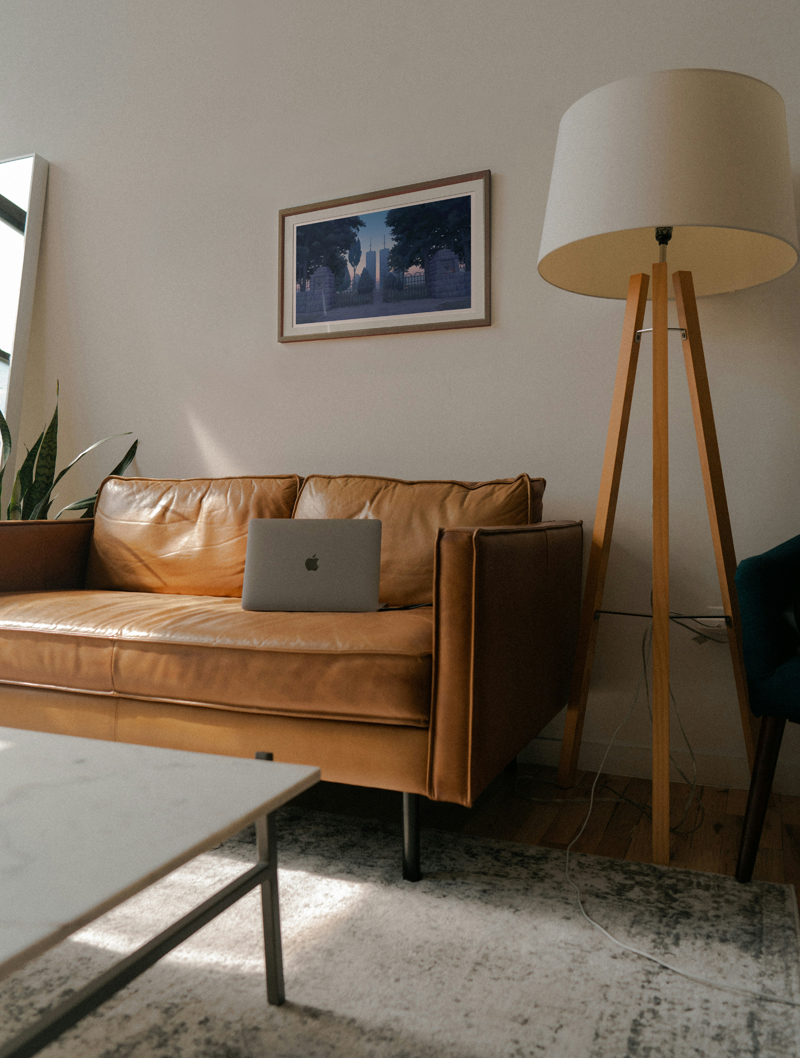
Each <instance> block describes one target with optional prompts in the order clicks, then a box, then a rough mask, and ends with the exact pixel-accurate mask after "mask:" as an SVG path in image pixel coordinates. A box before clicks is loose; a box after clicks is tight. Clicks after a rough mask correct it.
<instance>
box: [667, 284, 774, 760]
mask: <svg viewBox="0 0 800 1058" xmlns="http://www.w3.org/2000/svg"><path fill="white" fill-rule="evenodd" d="M672 282H673V285H674V288H675V303H676V305H677V307H678V321H679V323H680V325H681V327H682V328H683V330H684V333H685V334H686V337H685V338H684V339H683V355H684V359H685V361H686V374H687V376H688V379H689V393H690V395H691V398H692V414H693V415H694V428H695V433H696V434H697V447H698V449H699V452H700V466H701V467H702V470H703V484H704V486H705V491H706V504H707V506H708V520H709V522H710V523H711V536H712V538H713V541H714V555H715V557H716V560H717V576H718V577H719V586H720V591H721V592H722V605H723V607H724V610H725V614H726V616H728V617H729V618H730V623H729V625H728V644H729V646H730V651H731V661H732V662H733V677H734V680H735V682H736V695H737V697H738V699H739V712H740V714H741V718H742V731H743V732H744V742H745V747H746V748H747V759H748V761H749V763H750V769H751V771H752V768H753V759H754V755H755V746H756V742H757V740H758V721H757V720H756V718H755V717H754V716H753V714H752V713H751V712H750V706H749V704H748V698H747V677H746V676H745V671H744V657H743V654H742V625H741V619H740V616H739V600H738V598H737V596H736V585H735V582H734V574H735V573H736V552H735V551H734V547H733V534H732V532H731V520H730V515H729V514H728V500H727V497H726V495H725V482H724V480H723V478H722V462H721V460H720V457H719V445H718V443H717V430H716V426H715V425H714V411H713V408H712V406H711V390H710V389H709V385H708V373H707V371H706V360H705V355H704V353H703V340H702V338H701V336H700V322H699V319H698V316H697V300H696V299H695V294H694V282H693V280H692V273H691V272H676V273H675V274H674V275H673V277H672Z"/></svg>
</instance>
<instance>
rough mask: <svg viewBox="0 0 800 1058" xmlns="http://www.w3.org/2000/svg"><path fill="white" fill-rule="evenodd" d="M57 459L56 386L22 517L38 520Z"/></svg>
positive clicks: (49, 487)
mask: <svg viewBox="0 0 800 1058" xmlns="http://www.w3.org/2000/svg"><path fill="white" fill-rule="evenodd" d="M57 458H58V386H56V410H55V411H54V412H53V418H52V419H51V420H50V425H49V426H48V427H47V429H46V430H45V432H44V438H43V440H42V444H41V447H40V449H39V458H38V459H37V460H36V473H35V475H34V478H33V484H32V485H31V487H30V488H29V489H28V491H27V493H26V495H25V496H23V497H22V517H23V518H38V517H39V512H40V511H41V509H42V507H43V506H44V502H43V501H44V499H45V497H46V496H49V495H50V492H51V491H52V488H53V478H54V477H55V472H56V459H57Z"/></svg>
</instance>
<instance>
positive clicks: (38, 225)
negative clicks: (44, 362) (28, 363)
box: [0, 154, 48, 477]
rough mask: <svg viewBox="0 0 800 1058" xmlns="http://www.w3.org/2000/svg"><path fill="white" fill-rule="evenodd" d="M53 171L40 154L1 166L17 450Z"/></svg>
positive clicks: (0, 259) (0, 359)
mask: <svg viewBox="0 0 800 1058" xmlns="http://www.w3.org/2000/svg"><path fill="white" fill-rule="evenodd" d="M47 170H48V163H47V162H46V161H45V160H44V158H41V157H39V155H38V154H28V155H24V156H23V157H21V158H8V159H6V160H5V161H0V411H2V413H3V415H4V416H5V418H6V420H7V422H8V425H9V428H10V430H11V436H12V438H13V439H14V446H15V450H16V449H17V448H18V434H19V420H20V415H21V413H22V386H23V382H24V379H25V360H26V358H27V352H28V339H29V337H30V332H31V318H32V316H33V293H34V288H35V286H36V267H37V264H38V260H39V241H40V237H41V233H42V216H43V214H44V196H45V189H46V187H47ZM10 470H11V468H10V467H9V468H8V469H7V471H6V476H7V477H8V475H9V471H10Z"/></svg>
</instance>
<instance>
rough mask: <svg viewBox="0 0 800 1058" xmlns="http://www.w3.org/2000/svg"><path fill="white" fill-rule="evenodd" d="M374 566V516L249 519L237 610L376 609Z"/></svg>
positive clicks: (377, 541) (377, 543)
mask: <svg viewBox="0 0 800 1058" xmlns="http://www.w3.org/2000/svg"><path fill="white" fill-rule="evenodd" d="M380 569H381V523H380V521H378V520H377V519H375V518H353V519H351V518H297V519H295V518H253V519H252V521H251V522H250V525H249V528H248V531H247V555H246V558H245V564H244V587H243V589H242V609H244V610H326V611H339V610H354V611H358V610H377V609H378V586H379V582H380Z"/></svg>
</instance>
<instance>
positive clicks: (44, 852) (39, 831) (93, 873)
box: [0, 727, 319, 978]
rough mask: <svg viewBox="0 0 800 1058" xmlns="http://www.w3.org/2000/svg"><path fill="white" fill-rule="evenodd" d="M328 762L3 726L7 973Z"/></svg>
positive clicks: (1, 861) (0, 912)
mask: <svg viewBox="0 0 800 1058" xmlns="http://www.w3.org/2000/svg"><path fill="white" fill-rule="evenodd" d="M318 781H319V769H318V768H312V767H307V766H305V765H300V764H278V763H272V762H266V761H261V760H249V759H246V758H242V757H222V756H216V755H212V754H207V753H188V752H185V751H183V750H172V749H155V748H153V747H150V746H134V745H130V744H127V743H123V742H103V741H100V740H99V739H91V738H76V737H74V736H72V735H51V734H45V733H43V732H38V731H21V730H17V729H16V728H8V727H0V978H3V977H5V976H7V975H8V974H10V973H13V972H14V970H16V969H18V968H19V967H20V966H22V965H24V964H25V963H26V962H28V961H29V960H30V959H32V958H34V957H35V956H36V955H39V954H41V953H42V952H44V951H46V950H47V949H48V948H51V947H53V946H54V945H55V944H57V943H59V942H60V941H61V940H63V939H64V938H65V937H68V936H69V935H70V933H74V932H75V930H76V929H79V928H80V927H81V926H83V925H85V924H86V923H87V922H91V921H92V920H93V919H95V918H97V917H98V916H99V915H101V914H103V913H104V912H105V911H108V910H109V909H110V908H112V907H115V906H116V905H117V904H119V903H121V902H122V901H123V900H126V899H127V898H128V897H129V896H132V895H133V894H134V893H137V892H139V891H140V890H141V889H144V888H146V887H147V886H148V885H150V884H152V883H153V882H155V881H157V880H158V879H159V878H162V877H163V876H164V875H165V874H169V872H170V871H172V870H174V869H175V868H176V867H179V866H180V865H181V864H183V863H186V862H187V861H188V860H190V859H192V858H193V857H194V856H197V855H199V853H201V852H204V851H205V850H206V849H209V848H212V847H213V846H214V845H217V844H219V843H220V842H221V841H224V840H225V838H228V837H230V836H231V835H232V834H236V833H237V832H238V831H239V830H241V829H242V827H245V826H247V824H248V823H252V822H253V820H254V819H256V818H258V817H259V816H261V815H266V814H267V813H269V812H272V811H274V810H275V809H276V808H279V807H280V806H281V805H282V804H285V803H286V802H287V801H290V800H291V799H292V798H293V797H295V796H296V795H297V794H299V793H301V792H302V791H303V790H306V789H308V787H309V786H313V785H314V783H316V782H318Z"/></svg>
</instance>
